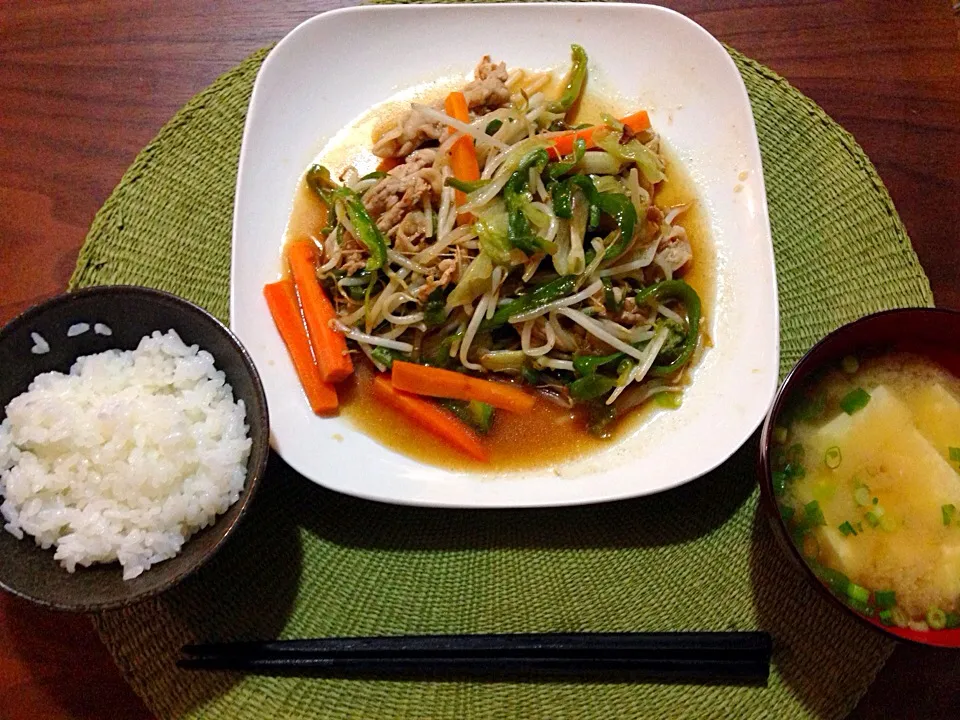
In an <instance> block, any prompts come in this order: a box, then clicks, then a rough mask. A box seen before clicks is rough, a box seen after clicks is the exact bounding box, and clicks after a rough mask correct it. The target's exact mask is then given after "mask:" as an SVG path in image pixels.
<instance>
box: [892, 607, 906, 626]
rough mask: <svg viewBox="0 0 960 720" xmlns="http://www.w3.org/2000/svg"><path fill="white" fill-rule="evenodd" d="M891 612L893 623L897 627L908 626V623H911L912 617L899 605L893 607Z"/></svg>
mask: <svg viewBox="0 0 960 720" xmlns="http://www.w3.org/2000/svg"><path fill="white" fill-rule="evenodd" d="M890 612H891V617H892V619H893V624H894V625H896V626H897V627H907V625H909V624H910V618H908V617H907V614H906V613H905V612H904V611H903V610H901V609H900V608H899V607H895V608H893V609H892V610H891V611H890Z"/></svg>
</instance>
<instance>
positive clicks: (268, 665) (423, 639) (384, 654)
mask: <svg viewBox="0 0 960 720" xmlns="http://www.w3.org/2000/svg"><path fill="white" fill-rule="evenodd" d="M771 649H772V642H771V639H770V635H768V634H767V633H764V632H716V633H702V632H677V633H539V634H510V635H419V636H394V637H356V638H318V639H314V640H275V641H265V642H232V643H211V644H204V645H187V646H186V647H184V648H183V653H184V655H185V656H186V657H184V658H182V659H180V660H179V661H178V662H177V665H178V666H179V667H181V668H187V669H191V670H234V671H241V672H256V673H262V674H287V675H289V674H313V675H326V676H331V675H333V676H342V677H384V676H390V677H394V676H398V675H399V676H406V677H419V678H424V677H436V676H451V675H452V676H470V677H478V676H479V677H485V678H488V679H498V678H505V677H518V676H530V675H532V676H537V675H546V676H565V677H571V676H572V677H585V678H592V679H595V680H605V679H617V678H621V677H625V678H630V679H643V680H655V681H668V682H707V683H736V684H758V683H759V684H762V683H765V682H766V680H767V675H768V672H769V667H770V653H771Z"/></svg>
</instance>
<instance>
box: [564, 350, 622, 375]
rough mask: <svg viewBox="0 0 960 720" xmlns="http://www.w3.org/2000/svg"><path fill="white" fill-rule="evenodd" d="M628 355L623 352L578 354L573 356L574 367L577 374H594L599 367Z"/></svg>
mask: <svg viewBox="0 0 960 720" xmlns="http://www.w3.org/2000/svg"><path fill="white" fill-rule="evenodd" d="M623 357H626V356H625V355H624V353H622V352H615V353H611V354H610V355H577V356H576V357H574V358H573V369H574V370H576V371H577V375H580V376H582V377H586V376H587V375H593V374H594V373H595V372H596V371H597V368H598V367H600V366H601V365H606V364H607V363H612V362H615V361H617V360H620V359H621V358H623Z"/></svg>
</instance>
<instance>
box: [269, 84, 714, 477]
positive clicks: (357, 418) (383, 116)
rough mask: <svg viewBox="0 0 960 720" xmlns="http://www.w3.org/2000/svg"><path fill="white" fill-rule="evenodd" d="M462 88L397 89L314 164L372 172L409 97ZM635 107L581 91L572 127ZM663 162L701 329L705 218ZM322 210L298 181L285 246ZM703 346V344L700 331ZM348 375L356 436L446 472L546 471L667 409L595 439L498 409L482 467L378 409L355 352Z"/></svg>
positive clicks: (347, 409) (708, 287) (642, 411)
mask: <svg viewBox="0 0 960 720" xmlns="http://www.w3.org/2000/svg"><path fill="white" fill-rule="evenodd" d="M461 84H462V79H457V80H450V81H437V82H435V83H430V84H428V85H425V86H422V87H420V88H419V89H415V90H414V91H405V92H404V93H401V94H399V95H398V96H396V97H394V98H391V99H390V100H388V101H386V102H384V103H382V104H381V105H379V106H377V107H376V108H374V109H372V110H370V111H369V112H367V113H365V114H364V115H362V116H361V117H359V118H358V119H357V120H355V121H354V122H353V123H351V125H350V126H348V127H347V128H344V129H343V130H342V131H341V132H339V133H338V134H337V135H336V136H335V137H334V138H332V139H331V140H330V141H329V142H328V143H327V144H326V145H325V146H324V148H323V149H322V150H321V152H320V153H319V154H318V156H317V158H316V162H319V163H321V164H324V165H326V166H327V167H328V168H329V169H330V171H331V174H332V176H333V177H337V176H338V175H339V173H340V172H341V171H342V170H343V169H344V168H346V167H347V166H349V165H353V166H354V167H355V168H356V169H357V171H358V172H359V173H360V174H361V175H364V174H366V173H367V172H370V171H372V170H373V169H375V168H376V165H377V163H378V158H376V157H374V156H373V155H372V154H371V153H370V151H369V148H370V146H371V144H372V142H371V138H372V137H373V136H376V135H379V134H380V132H382V130H383V129H384V128H385V127H387V126H389V125H391V124H392V123H393V121H394V119H395V118H396V116H397V113H398V112H403V111H404V110H405V109H406V108H407V107H409V102H410V101H411V100H416V101H418V102H425V103H429V102H433V101H435V100H439V99H442V98H443V97H444V96H445V95H446V94H447V93H448V92H449V91H450V90H451V89H453V88H455V87H458V86H460V85H461ZM635 109H636V108H622V107H618V106H616V105H615V104H613V103H610V102H607V101H606V99H605V98H602V97H598V96H597V95H595V94H592V93H590V92H589V91H588V92H587V93H586V94H585V96H584V98H583V100H582V102H581V104H580V108H579V110H578V113H577V122H600V115H601V114H602V113H603V112H610V113H611V114H615V115H623V114H626V113H629V112H631V111H632V110H635ZM663 154H664V156H665V159H666V175H667V180H666V181H665V182H664V183H662V185H661V186H660V187H659V189H658V192H657V195H656V198H655V202H656V204H657V205H659V206H660V207H670V206H672V205H679V204H687V203H693V205H692V207H691V208H690V209H689V210H687V211H686V212H685V213H684V214H683V215H682V216H681V219H680V223H679V224H681V225H683V227H684V229H685V230H686V231H687V237H688V239H689V240H690V245H691V248H692V250H693V257H694V259H693V260H692V261H691V263H690V264H689V265H688V266H687V269H686V272H685V273H684V274H683V279H684V280H686V281H687V282H688V283H690V285H692V286H693V287H694V289H695V290H696V291H697V293H698V294H699V295H700V298H701V301H702V304H703V316H704V320H703V321H702V322H703V324H702V325H701V327H702V328H707V327H709V324H710V323H709V309H710V307H711V304H712V301H713V296H714V286H715V282H714V252H713V246H712V244H711V243H710V241H709V236H708V227H709V224H708V221H707V218H706V217H705V213H704V212H703V210H702V208H701V206H700V203H699V202H697V195H696V191H695V188H694V185H693V182H692V181H691V179H690V177H689V175H688V174H687V173H686V172H685V170H684V168H683V167H682V166H681V165H680V164H679V162H677V161H676V159H675V158H674V156H673V155H672V154H671V153H670V151H669V149H668V150H667V151H666V152H665V153H663ZM325 218H326V213H325V209H324V208H323V206H322V204H321V203H320V201H319V200H318V199H317V198H316V197H314V195H313V194H312V193H311V192H310V191H309V189H308V188H307V187H306V185H305V183H303V182H302V181H301V183H300V185H299V187H298V188H297V191H296V194H295V197H294V201H293V209H292V212H291V214H290V220H289V222H288V225H287V231H286V236H285V242H289V241H292V240H295V239H302V238H305V237H313V238H317V237H318V236H319V230H320V228H321V227H323V226H324V225H325V222H326V221H325ZM702 332H703V334H704V342H705V344H706V345H709V335H708V333H707V332H706V331H705V330H702ZM355 360H356V363H355V364H356V367H357V372H356V373H355V377H354V378H351V379H350V380H348V381H347V382H345V383H342V384H341V385H339V386H338V392H339V395H340V404H341V409H342V410H341V412H342V413H343V415H344V416H345V417H347V418H348V419H349V420H350V421H351V422H352V423H353V424H354V425H355V426H356V427H357V428H358V429H359V430H360V431H361V432H363V433H364V434H366V435H369V436H370V437H372V438H374V439H375V440H377V441H378V442H379V443H381V444H382V445H385V446H387V447H389V448H391V449H393V450H396V451H397V452H400V453H403V454H404V455H407V456H408V457H412V458H414V459H416V460H420V461H421V462H425V463H429V464H431V465H437V466H440V467H446V468H451V469H465V470H470V469H473V470H477V469H481V468H482V469H483V470H485V471H490V470H494V471H497V470H520V469H525V468H534V467H540V468H542V467H551V466H555V465H557V464H559V463H562V462H563V461H565V460H568V459H572V458H578V457H582V456H583V455H585V454H589V453H591V452H596V451H598V450H601V449H604V448H607V447H610V445H611V444H613V443H616V442H617V441H618V440H619V439H621V438H623V437H624V436H626V435H628V434H630V433H631V430H632V429H633V428H635V427H636V426H637V424H639V423H640V422H642V421H643V420H644V419H645V418H647V417H649V415H650V413H653V412H670V411H669V410H667V409H662V408H660V407H659V406H657V405H656V404H655V403H652V402H648V403H646V404H645V405H644V406H643V407H641V408H639V409H637V410H634V411H633V412H631V413H630V414H629V415H628V416H627V417H625V418H622V419H620V420H619V421H618V422H617V423H616V427H615V428H614V431H613V435H612V437H609V438H606V439H599V438H597V437H595V436H593V435H591V434H590V433H589V432H588V431H587V430H586V428H585V427H584V425H583V422H582V420H580V419H579V418H578V417H577V416H575V415H574V413H573V412H572V411H570V410H569V409H566V408H562V407H559V406H557V405H555V404H553V403H551V402H549V401H547V400H543V399H540V400H538V402H537V403H536V405H534V409H533V411H531V412H530V413H529V414H526V415H516V414H513V413H509V412H506V411H503V410H497V411H496V413H495V418H494V423H493V427H492V428H491V431H490V433H489V434H488V435H486V436H485V437H484V444H485V445H486V446H487V447H488V448H489V450H490V463H489V464H482V463H479V462H477V461H475V460H472V459H471V458H468V457H466V456H464V455H462V454H461V453H458V452H457V451H455V450H451V449H450V448H449V447H448V446H447V445H446V444H444V443H443V442H441V441H440V440H437V439H435V438H434V437H433V436H432V435H430V434H429V433H426V432H423V431H420V430H419V429H418V428H417V426H415V425H412V424H411V423H410V421H409V419H408V418H406V417H405V416H403V415H401V414H400V413H398V412H397V411H395V410H393V409H391V408H388V407H383V406H382V405H380V404H379V403H378V402H377V400H376V399H375V398H374V397H373V393H372V391H371V388H370V384H371V382H372V379H373V376H374V372H375V371H374V368H373V367H372V366H371V365H370V364H369V363H368V362H366V360H365V358H363V357H362V355H361V354H360V353H357V354H356V356H355Z"/></svg>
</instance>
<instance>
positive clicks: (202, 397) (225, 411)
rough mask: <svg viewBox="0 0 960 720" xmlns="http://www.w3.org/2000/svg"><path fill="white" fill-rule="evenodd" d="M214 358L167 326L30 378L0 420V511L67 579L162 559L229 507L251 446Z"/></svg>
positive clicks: (133, 569)
mask: <svg viewBox="0 0 960 720" xmlns="http://www.w3.org/2000/svg"><path fill="white" fill-rule="evenodd" d="M245 419H246V410H245V408H244V406H243V401H242V400H238V401H236V402H234V399H233V389H232V388H231V387H230V385H228V384H226V382H225V378H224V374H223V373H222V372H221V371H219V370H217V369H216V368H215V367H214V363H213V356H212V355H210V353H208V352H206V351H204V350H199V349H198V347H197V346H196V345H193V346H189V347H188V346H187V345H185V344H184V343H183V341H182V340H181V339H180V338H179V336H178V335H177V334H176V333H175V332H174V331H173V330H170V331H169V332H168V333H166V334H165V335H164V334H161V333H160V332H154V333H153V335H152V336H150V337H144V338H143V339H142V340H141V341H140V345H139V346H138V347H137V349H136V350H133V351H120V350H109V351H107V352H104V353H100V354H99V355H89V356H86V357H81V358H79V359H78V360H77V362H76V363H75V364H74V366H73V367H72V368H71V369H70V374H69V375H64V374H63V373H59V372H51V373H44V374H42V375H38V376H37V377H36V378H35V379H34V381H33V382H32V383H31V384H30V387H29V389H28V390H27V392H25V393H23V394H22V395H19V396H18V397H16V398H14V399H13V400H12V401H11V402H10V404H9V405H7V408H6V419H5V420H4V421H3V423H2V424H0V493H2V495H3V497H4V500H3V504H2V505H0V513H2V514H3V518H4V519H5V520H6V524H5V525H4V527H5V529H6V530H7V531H9V532H10V533H12V534H13V535H16V536H17V537H18V538H22V537H23V536H24V534H27V535H32V536H33V537H34V539H35V541H36V543H37V544H38V545H40V546H41V547H43V548H49V547H51V546H56V548H57V549H56V553H55V555H54V557H55V558H56V559H57V560H59V561H60V563H61V564H62V565H63V566H64V567H65V568H66V569H67V570H68V571H70V572H73V571H74V570H75V569H76V566H77V565H82V566H88V565H91V564H93V563H106V562H113V561H115V560H119V561H120V563H121V565H122V566H123V578H124V579H125V580H129V579H131V578H135V577H137V576H138V575H140V574H141V573H142V572H143V571H144V570H147V569H149V568H150V566H151V565H153V564H154V563H158V562H160V561H162V560H166V559H169V558H172V557H173V556H174V555H176V554H177V553H178V552H179V551H180V548H181V546H182V545H183V543H184V542H185V541H186V539H187V538H189V537H190V536H191V535H192V534H193V533H195V532H196V531H197V530H199V529H201V528H203V527H206V526H207V525H210V524H212V523H213V521H214V519H215V518H216V516H217V515H219V514H221V513H223V512H225V511H226V510H227V508H229V507H230V505H231V504H233V503H234V502H236V500H237V498H238V497H239V495H240V492H241V491H242V490H243V485H244V481H245V478H246V464H247V457H248V455H249V453H250V439H249V438H248V437H247V430H248V428H247V425H246V423H245Z"/></svg>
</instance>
